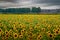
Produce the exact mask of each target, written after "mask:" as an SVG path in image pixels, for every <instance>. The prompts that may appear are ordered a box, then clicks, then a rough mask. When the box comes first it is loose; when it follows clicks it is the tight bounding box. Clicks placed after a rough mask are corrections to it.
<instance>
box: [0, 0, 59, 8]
mask: <svg viewBox="0 0 60 40" xmlns="http://www.w3.org/2000/svg"><path fill="white" fill-rule="evenodd" d="M22 7H28V8H31V7H40V8H41V9H60V0H0V8H22Z"/></svg>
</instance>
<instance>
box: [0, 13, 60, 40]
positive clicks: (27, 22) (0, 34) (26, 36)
mask: <svg viewBox="0 0 60 40" xmlns="http://www.w3.org/2000/svg"><path fill="white" fill-rule="evenodd" d="M0 40H60V15H18V14H16V15H15V14H12V15H11V14H10V15H9V14H0Z"/></svg>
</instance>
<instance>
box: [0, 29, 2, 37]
mask: <svg viewBox="0 0 60 40" xmlns="http://www.w3.org/2000/svg"><path fill="white" fill-rule="evenodd" d="M1 33H2V29H1V28H0V36H1Z"/></svg>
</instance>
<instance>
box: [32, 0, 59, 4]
mask: <svg viewBox="0 0 60 40" xmlns="http://www.w3.org/2000/svg"><path fill="white" fill-rule="evenodd" d="M33 2H34V3H47V4H51V5H60V0H33Z"/></svg>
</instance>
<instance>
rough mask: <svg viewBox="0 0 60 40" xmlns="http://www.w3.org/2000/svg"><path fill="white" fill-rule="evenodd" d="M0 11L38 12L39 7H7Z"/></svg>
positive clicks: (39, 10)
mask: <svg viewBox="0 0 60 40" xmlns="http://www.w3.org/2000/svg"><path fill="white" fill-rule="evenodd" d="M0 12H2V13H31V12H33V13H40V12H41V9H40V7H38V8H36V7H32V9H30V8H8V9H0Z"/></svg>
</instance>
